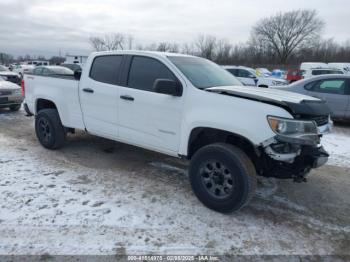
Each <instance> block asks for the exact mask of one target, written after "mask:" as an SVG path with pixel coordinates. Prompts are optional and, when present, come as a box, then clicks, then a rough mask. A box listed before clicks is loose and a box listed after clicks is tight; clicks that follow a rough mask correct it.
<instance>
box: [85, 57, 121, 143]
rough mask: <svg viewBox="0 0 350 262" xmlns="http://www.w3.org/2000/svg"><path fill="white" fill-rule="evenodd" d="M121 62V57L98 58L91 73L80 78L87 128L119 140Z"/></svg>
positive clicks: (92, 131)
mask: <svg viewBox="0 0 350 262" xmlns="http://www.w3.org/2000/svg"><path fill="white" fill-rule="evenodd" d="M122 60H123V56H122V55H105V56H97V57H95V58H94V60H93V61H92V64H91V69H90V72H89V73H88V74H84V76H83V77H82V79H81V82H80V85H79V97H80V104H81V109H82V112H83V119H84V124H85V127H86V129H87V131H88V132H90V133H92V134H95V135H99V136H103V137H107V138H111V139H114V138H117V137H118V114H117V109H118V102H119V96H118V94H119V90H118V81H119V72H120V69H121V64H122Z"/></svg>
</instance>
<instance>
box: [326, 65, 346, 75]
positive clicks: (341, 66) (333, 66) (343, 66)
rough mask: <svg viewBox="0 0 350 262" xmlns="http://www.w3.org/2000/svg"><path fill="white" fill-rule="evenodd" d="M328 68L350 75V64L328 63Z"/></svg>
mask: <svg viewBox="0 0 350 262" xmlns="http://www.w3.org/2000/svg"><path fill="white" fill-rule="evenodd" d="M328 66H329V67H331V68H336V69H339V70H342V71H344V73H345V74H350V63H328Z"/></svg>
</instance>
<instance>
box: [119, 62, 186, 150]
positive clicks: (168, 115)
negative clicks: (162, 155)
mask: <svg viewBox="0 0 350 262" xmlns="http://www.w3.org/2000/svg"><path fill="white" fill-rule="evenodd" d="M156 79H171V80H175V81H178V80H177V78H176V77H175V75H174V74H173V73H172V72H171V71H170V70H169V68H168V67H167V66H166V65H165V64H164V63H163V62H161V61H159V60H157V59H155V58H151V57H146V56H133V57H132V59H131V63H130V69H129V74H128V80H127V84H126V85H127V86H126V87H120V88H119V90H120V94H119V95H120V97H119V110H118V114H119V115H118V117H119V136H120V139H121V140H126V141H129V142H130V143H133V144H135V145H139V146H143V147H146V148H151V149H152V148H153V149H160V151H164V152H169V153H171V152H174V154H175V152H177V151H178V146H179V138H180V126H181V120H182V108H183V97H175V96H171V95H165V94H159V93H155V92H154V91H153V85H154V82H155V80H156Z"/></svg>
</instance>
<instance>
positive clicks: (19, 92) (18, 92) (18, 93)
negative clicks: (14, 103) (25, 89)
mask: <svg viewBox="0 0 350 262" xmlns="http://www.w3.org/2000/svg"><path fill="white" fill-rule="evenodd" d="M13 94H14V95H22V91H21V89H16V90H15V91H13Z"/></svg>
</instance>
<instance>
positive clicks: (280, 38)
mask: <svg viewBox="0 0 350 262" xmlns="http://www.w3.org/2000/svg"><path fill="white" fill-rule="evenodd" d="M323 27H324V23H323V21H322V20H321V19H320V18H318V15H317V12H316V11H315V10H297V11H291V12H286V13H279V14H277V15H275V16H272V17H269V18H265V19H262V20H260V21H259V22H258V23H257V24H256V26H254V27H253V30H252V36H253V37H252V38H253V40H254V41H257V42H260V43H266V44H267V45H269V48H271V49H273V50H274V51H275V52H276V54H277V55H278V57H279V60H280V62H281V63H283V64H285V63H286V62H287V60H288V58H289V57H290V56H291V55H292V54H293V52H294V51H296V50H297V49H298V48H300V47H302V46H304V45H306V44H307V43H310V42H312V41H314V40H315V39H317V38H319V35H320V33H321V31H322V29H323Z"/></svg>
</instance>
